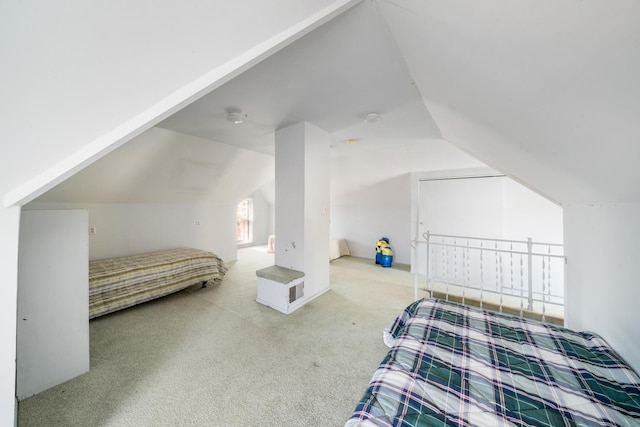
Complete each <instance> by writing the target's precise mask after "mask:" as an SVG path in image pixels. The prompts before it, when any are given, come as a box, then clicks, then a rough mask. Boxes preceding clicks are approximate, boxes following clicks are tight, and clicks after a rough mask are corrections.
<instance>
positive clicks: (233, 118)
mask: <svg viewBox="0 0 640 427" xmlns="http://www.w3.org/2000/svg"><path fill="white" fill-rule="evenodd" d="M227 121H228V122H231V123H233V124H234V125H239V124H240V123H242V122H243V121H244V117H243V116H242V112H241V111H227Z"/></svg>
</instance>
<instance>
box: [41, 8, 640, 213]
mask: <svg viewBox="0 0 640 427" xmlns="http://www.w3.org/2000/svg"><path fill="white" fill-rule="evenodd" d="M637 76H640V3H638V2H637V1H634V0H621V1H616V2H592V1H581V0H567V1H563V2H557V1H554V0H542V1H525V2H512V1H508V0H485V1H483V2H472V3H469V2H458V1H450V0H364V1H362V2H361V3H360V4H358V5H357V6H356V7H354V8H352V9H350V10H348V11H346V12H345V13H343V14H342V15H340V16H338V17H337V18H335V19H334V20H332V21H330V22H328V23H326V24H325V25H323V26H322V27H320V28H318V29H316V30H314V31H313V32H311V33H309V34H307V35H306V36H304V37H303V38H301V39H300V40H298V41H296V42H294V43H293V44H291V45H289V46H288V47H286V48H284V49H283V50H281V51H279V52H277V53H275V54H274V55H272V56H271V57H269V58H267V59H266V60H264V61H262V62H261V63H259V64H257V65H255V66H254V67H253V68H251V69H249V70H247V71H246V72H244V73H243V74H241V75H240V76H238V77H236V78H235V79H233V80H231V81H229V82H228V83H226V84H225V85H223V86H221V87H219V88H218V89H216V90H214V91H213V92H211V93H210V94H208V95H205V96H204V97H202V98H200V99H199V100H197V101H195V102H194V103H192V104H191V105H189V106H187V107H185V108H184V109H183V110H181V111H179V112H177V113H176V114H174V115H173V116H171V117H169V118H168V119H166V120H164V121H163V122H161V123H160V124H159V128H162V129H156V130H153V132H151V133H149V134H148V135H147V136H144V138H143V141H141V142H140V141H138V142H136V140H134V141H132V143H130V144H134V145H132V146H131V147H128V148H126V149H124V148H121V149H124V150H125V151H123V153H119V154H116V153H114V155H113V156H111V159H112V160H109V159H108V158H105V159H103V160H100V161H98V162H97V163H95V164H94V165H92V166H90V167H89V168H88V169H87V171H86V172H83V175H81V177H80V178H75V179H73V180H68V181H67V182H65V183H62V184H61V185H60V188H57V189H54V190H52V192H51V193H50V194H49V195H45V196H44V197H45V198H49V199H51V200H53V199H61V198H65V197H66V198H68V195H69V194H74V195H75V197H82V198H83V199H92V200H93V199H96V201H98V200H97V199H100V201H118V200H119V201H128V200H139V199H140V198H147V199H154V200H155V199H157V200H161V199H164V200H166V201H182V200H196V201H197V200H202V198H203V197H204V198H205V199H207V200H212V198H216V197H223V198H233V196H232V195H231V194H223V193H224V191H222V192H220V191H221V190H220V189H216V188H214V187H215V185H216V184H215V182H217V181H218V180H219V181H220V182H226V183H228V182H231V181H234V180H239V181H240V182H242V183H241V184H239V188H237V189H235V191H237V192H245V194H235V198H236V199H237V198H240V197H243V196H246V194H247V193H246V191H253V190H255V189H258V188H260V187H264V186H265V185H266V188H269V185H268V184H269V182H270V180H271V179H272V175H271V177H269V176H268V173H267V171H268V170H270V169H269V167H266V166H265V167H264V168H263V167H262V166H261V167H256V171H257V174H256V177H253V174H249V173H246V172H247V171H248V170H250V168H246V167H244V168H241V169H242V170H243V171H244V173H242V174H237V173H235V172H233V171H232V170H231V168H230V167H228V165H229V164H234V163H233V159H234V158H235V156H236V154H237V152H238V151H234V150H230V149H229V148H225V146H228V147H234V148H235V150H240V149H242V150H250V151H252V152H255V153H256V154H257V153H260V155H264V156H267V157H270V156H271V155H272V154H273V152H274V149H273V146H274V132H275V130H276V129H277V128H279V127H282V126H286V125H288V124H291V123H295V122H298V121H309V122H311V123H314V124H315V125H317V126H319V127H321V128H323V129H324V130H326V131H328V132H329V133H331V135H332V138H333V147H332V158H333V162H334V163H335V164H337V165H340V166H338V167H334V174H337V175H339V176H338V177H337V178H336V177H333V178H332V182H333V183H334V188H336V191H342V193H340V194H339V195H341V196H344V197H345V198H348V197H349V196H348V195H349V193H352V192H353V191H356V188H355V187H356V186H366V185H374V184H375V182H377V181H379V180H380V179H381V177H380V176H378V175H376V174H375V173H371V174H366V173H363V171H365V170H366V168H367V167H371V168H375V165H372V162H375V161H376V160H378V159H379V160H383V159H388V160H389V161H393V162H394V163H393V167H390V168H388V169H387V172H388V173H392V174H395V176H397V175H399V174H401V173H403V171H406V172H408V171H415V170H428V169H447V168H458V167H465V166H469V167H471V166H477V165H478V160H480V161H482V162H484V163H485V164H487V165H489V166H491V167H492V168H494V169H496V170H499V171H501V172H504V173H506V174H508V175H509V176H511V177H512V178H514V179H516V180H517V181H520V182H521V183H523V184H525V185H527V186H528V187H530V188H532V189H534V190H535V191H537V192H539V193H541V194H543V195H546V196H547V197H549V198H550V199H552V200H554V201H557V202H559V203H561V204H566V203H573V202H630V201H640V186H639V185H637V183H638V182H640V168H637V167H636V162H637V161H638V160H640V141H639V138H640V120H638V117H640V79H638V77H637ZM229 108H236V109H240V110H242V112H243V115H244V117H245V122H244V123H243V124H242V125H237V126H236V125H232V124H230V123H229V122H227V121H226V110H227V109H229ZM370 111H376V112H378V113H380V114H381V116H382V120H381V121H380V122H377V123H374V124H369V123H365V122H364V121H363V117H364V115H365V114H366V113H367V112H370ZM150 137H157V138H159V141H161V142H160V143H158V144H157V145H154V144H153V143H152V141H151V140H150V139H149V138H150ZM352 138H353V139H356V140H357V141H358V142H357V144H346V143H345V141H346V140H348V139H352ZM182 139H184V140H185V141H186V143H185V144H186V145H188V146H190V147H191V148H190V150H192V151H191V157H190V158H185V156H184V155H182V154H181V152H180V151H174V149H175V147H179V146H180V144H179V143H177V141H178V140H182ZM168 140H173V141H174V142H173V144H174V145H173V146H171V144H168V143H167V145H165V143H166V142H167V141H168ZM162 141H164V142H162ZM194 141H198V143H195V144H194ZM205 141H209V142H211V144H210V145H207V144H204V142H205ZM443 141H446V142H443ZM446 143H452V144H454V145H455V146H456V147H457V148H458V149H461V150H462V151H463V152H464V153H467V154H464V153H463V152H460V151H459V150H456V149H443V148H442V144H446ZM196 146H197V147H198V148H196ZM136 147H138V148H136ZM142 147H145V148H144V149H143V148H142ZM163 147H164V148H163ZM119 150H120V149H119ZM163 150H164V151H163ZM445 152H446V153H447V155H443V153H445ZM242 153H244V154H243V156H245V157H246V156H248V154H247V152H245V151H242ZM389 153H394V154H393V155H390V154H389ZM469 155H471V156H473V157H475V159H478V160H474V159H472V158H471V157H469ZM113 159H118V162H122V163H119V164H120V165H121V166H116V163H113V162H114V161H115V160H113ZM271 159H272V157H271ZM434 159H438V163H437V164H434ZM245 160H246V158H245ZM263 160H264V159H263ZM247 161H248V160H247ZM260 161H262V160H260ZM123 165H124V166H123ZM223 165H224V166H223ZM125 167H126V168H129V172H123V173H122V174H119V175H120V177H118V178H116V179H112V178H110V177H111V175H110V174H112V173H113V170H114V168H119V169H122V168H125ZM159 169H161V170H163V171H164V172H163V173H162V174H161V172H159ZM180 170H181V171H182V172H177V171H180ZM213 170H215V171H216V172H215V176H213V175H211V176H210V175H208V174H209V173H213V172H212V171H213ZM167 171H171V172H167ZM198 171H199V172H198ZM347 171H350V172H352V173H354V174H356V175H357V176H358V178H357V179H349V173H348V172H347ZM223 172H224V174H222V173H223ZM252 172H253V171H252ZM180 173H182V174H183V176H182V177H180V175H179V174H180ZM271 173H272V172H271ZM176 174H177V175H176ZM187 175H189V176H187ZM352 176H353V175H352ZM82 177H84V178H85V181H84V182H86V180H88V179H92V180H95V181H96V182H98V181H99V182H101V183H102V185H103V187H104V188H102V189H101V190H100V191H98V192H95V191H93V190H91V191H92V193H91V194H88V193H87V190H86V189H85V190H82V188H81V187H82V185H81V183H82V182H83V181H82ZM124 177H128V178H129V179H130V180H131V181H128V182H135V183H136V185H127V184H126V181H125V180H124ZM390 177H391V176H389V178H390ZM181 180H183V181H185V182H187V181H188V182H194V181H195V182H204V181H207V182H210V183H211V185H212V186H213V187H212V188H211V189H210V190H205V189H196V188H191V189H189V188H184V187H189V185H191V184H184V183H183V184H184V185H182V187H183V188H181V190H182V191H177V190H178V187H180V186H181V184H179V183H180V182H181ZM198 185H199V184H198ZM336 185H339V186H340V187H339V188H340V190H338V189H337V188H338V187H337V186H336ZM349 185H351V186H349ZM83 191H84V193H83V194H81V193H82V192H83ZM225 191H228V189H227V190H225ZM98 195H100V197H98ZM145 200H146V199H145Z"/></svg>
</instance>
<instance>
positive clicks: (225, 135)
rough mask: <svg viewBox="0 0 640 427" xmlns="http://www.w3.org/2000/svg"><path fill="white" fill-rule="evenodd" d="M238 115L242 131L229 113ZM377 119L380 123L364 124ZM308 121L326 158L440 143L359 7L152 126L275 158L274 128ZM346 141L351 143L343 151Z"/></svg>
mask: <svg viewBox="0 0 640 427" xmlns="http://www.w3.org/2000/svg"><path fill="white" fill-rule="evenodd" d="M228 109H238V110H242V112H243V114H244V115H245V116H246V117H245V121H244V123H242V124H239V125H234V124H231V123H229V122H228V121H227V119H226V117H227V110H228ZM369 112H377V113H379V114H380V116H381V117H382V120H380V121H379V122H376V123H366V122H365V121H364V117H365V115H366V114H367V113H369ZM301 121H307V122H310V123H313V124H314V125H316V126H318V127H320V128H321V129H323V130H325V131H326V132H329V133H330V134H331V135H332V138H333V139H334V143H333V149H332V155H333V156H334V157H335V156H340V155H348V154H353V153H355V152H361V151H363V150H378V149H383V148H385V147H389V146H399V145H403V144H405V143H415V142H417V141H426V140H430V139H440V132H439V130H438V127H437V126H436V125H435V123H434V122H433V120H432V119H431V117H430V115H429V113H428V111H427V109H426V107H425V106H424V103H423V102H422V98H421V96H420V94H419V93H418V90H417V89H416V86H415V84H414V82H413V80H412V78H411V76H410V75H409V72H408V70H407V68H406V66H405V63H404V61H403V59H402V57H401V55H400V52H399V50H398V48H397V46H396V44H395V41H394V39H393V37H392V35H391V33H390V32H389V30H388V28H387V25H386V23H385V21H384V19H383V18H382V16H381V15H380V13H379V11H378V9H377V5H376V4H375V3H373V2H369V1H365V2H362V3H360V4H359V5H357V6H356V7H354V8H353V9H351V10H349V11H347V12H345V13H344V14H342V15H340V16H338V17H337V18H335V19H334V20H332V21H330V22H328V23H327V24H325V25H323V26H322V27H320V28H318V29H316V30H314V31H313V32H311V33H309V34H307V35H306V36H304V37H303V38H301V39H299V40H297V41H296V42H294V43H293V44H291V45H289V46H288V47H286V48H285V49H283V50H281V51H279V52H277V53H276V54H274V55H272V56H271V57H269V58H267V59H266V60H264V61H263V62H261V63H259V64H258V65H256V66H254V67H253V68H251V69H249V70H248V71H246V72H244V73H243V74H241V75H240V76H238V77H236V78H235V79H233V80H231V81H230V82H228V83H226V84H225V85H223V86H221V87H220V88H218V89H216V90H214V91H213V92H211V93H210V94H208V95H206V96H204V97H203V98H201V99H199V100H198V101H196V102H194V103H192V104H191V105H189V106H187V107H186V108H184V109H183V110H181V111H179V112H177V113H176V114H174V115H173V116H171V117H169V118H168V119H166V120H164V121H163V122H161V123H160V124H159V125H158V126H159V127H163V128H166V129H170V130H173V131H176V132H181V133H185V134H188V135H193V136H197V137H200V138H204V139H209V140H212V141H218V142H222V143H226V144H232V145H235V146H239V147H242V148H247V149H250V150H255V151H258V152H261V153H266V154H274V132H275V130H276V129H278V128H282V127H286V126H288V125H291V124H294V123H297V122H301ZM349 139H355V140H357V143H356V144H347V143H346V141H347V140H349Z"/></svg>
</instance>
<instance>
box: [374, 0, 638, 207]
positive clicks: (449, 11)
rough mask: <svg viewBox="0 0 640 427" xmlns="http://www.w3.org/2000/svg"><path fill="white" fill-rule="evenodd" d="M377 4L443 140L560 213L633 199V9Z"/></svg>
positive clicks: (624, 4)
mask: <svg viewBox="0 0 640 427" xmlns="http://www.w3.org/2000/svg"><path fill="white" fill-rule="evenodd" d="M378 4H379V5H380V8H381V11H382V14H383V16H384V17H385V19H386V21H387V23H388V24H389V26H390V28H391V31H392V33H393V34H394V36H395V39H396V41H397V43H398V46H399V48H400V50H401V52H402V55H403V57H404V59H405V61H406V63H407V65H408V68H409V70H410V73H411V75H412V77H413V79H414V80H415V82H416V85H417V87H418V88H419V90H420V92H421V94H422V97H423V99H424V101H425V104H426V105H427V107H428V109H429V111H430V113H431V114H432V116H433V118H434V120H435V122H436V123H437V125H438V127H439V128H440V130H441V132H442V135H443V137H444V138H445V139H446V140H447V141H449V142H452V143H454V144H456V145H457V146H459V147H461V148H463V149H464V150H465V151H467V152H469V153H471V154H473V155H475V156H476V157H477V158H479V159H480V160H483V161H484V162H485V163H487V164H488V165H490V166H492V167H494V168H495V169H498V170H501V171H503V172H506V173H508V174H509V175H511V176H512V177H514V178H516V179H518V180H520V181H522V182H525V183H527V184H528V185H529V186H531V187H533V188H535V189H537V190H538V191H540V192H542V193H544V194H547V195H548V196H549V197H551V198H553V199H555V200H558V201H560V202H563V203H571V202H577V201H579V202H594V201H608V202H612V201H613V202H618V201H639V200H640V186H639V185H637V183H638V182H640V168H638V167H637V166H636V163H637V161H638V160H639V159H640V120H639V119H638V117H640V79H638V76H640V3H639V2H637V1H633V0H626V1H625V0H623V1H616V2H596V1H579V0H570V1H562V2H558V1H552V0H543V1H524V2H512V1H507V0H485V1H482V2H459V1H448V0H429V1H422V0H389V1H387V0H380V1H378Z"/></svg>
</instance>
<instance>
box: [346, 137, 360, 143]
mask: <svg viewBox="0 0 640 427" xmlns="http://www.w3.org/2000/svg"><path fill="white" fill-rule="evenodd" d="M357 143H358V140H357V139H356V138H349V139H347V144H352V145H353V144H357Z"/></svg>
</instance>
